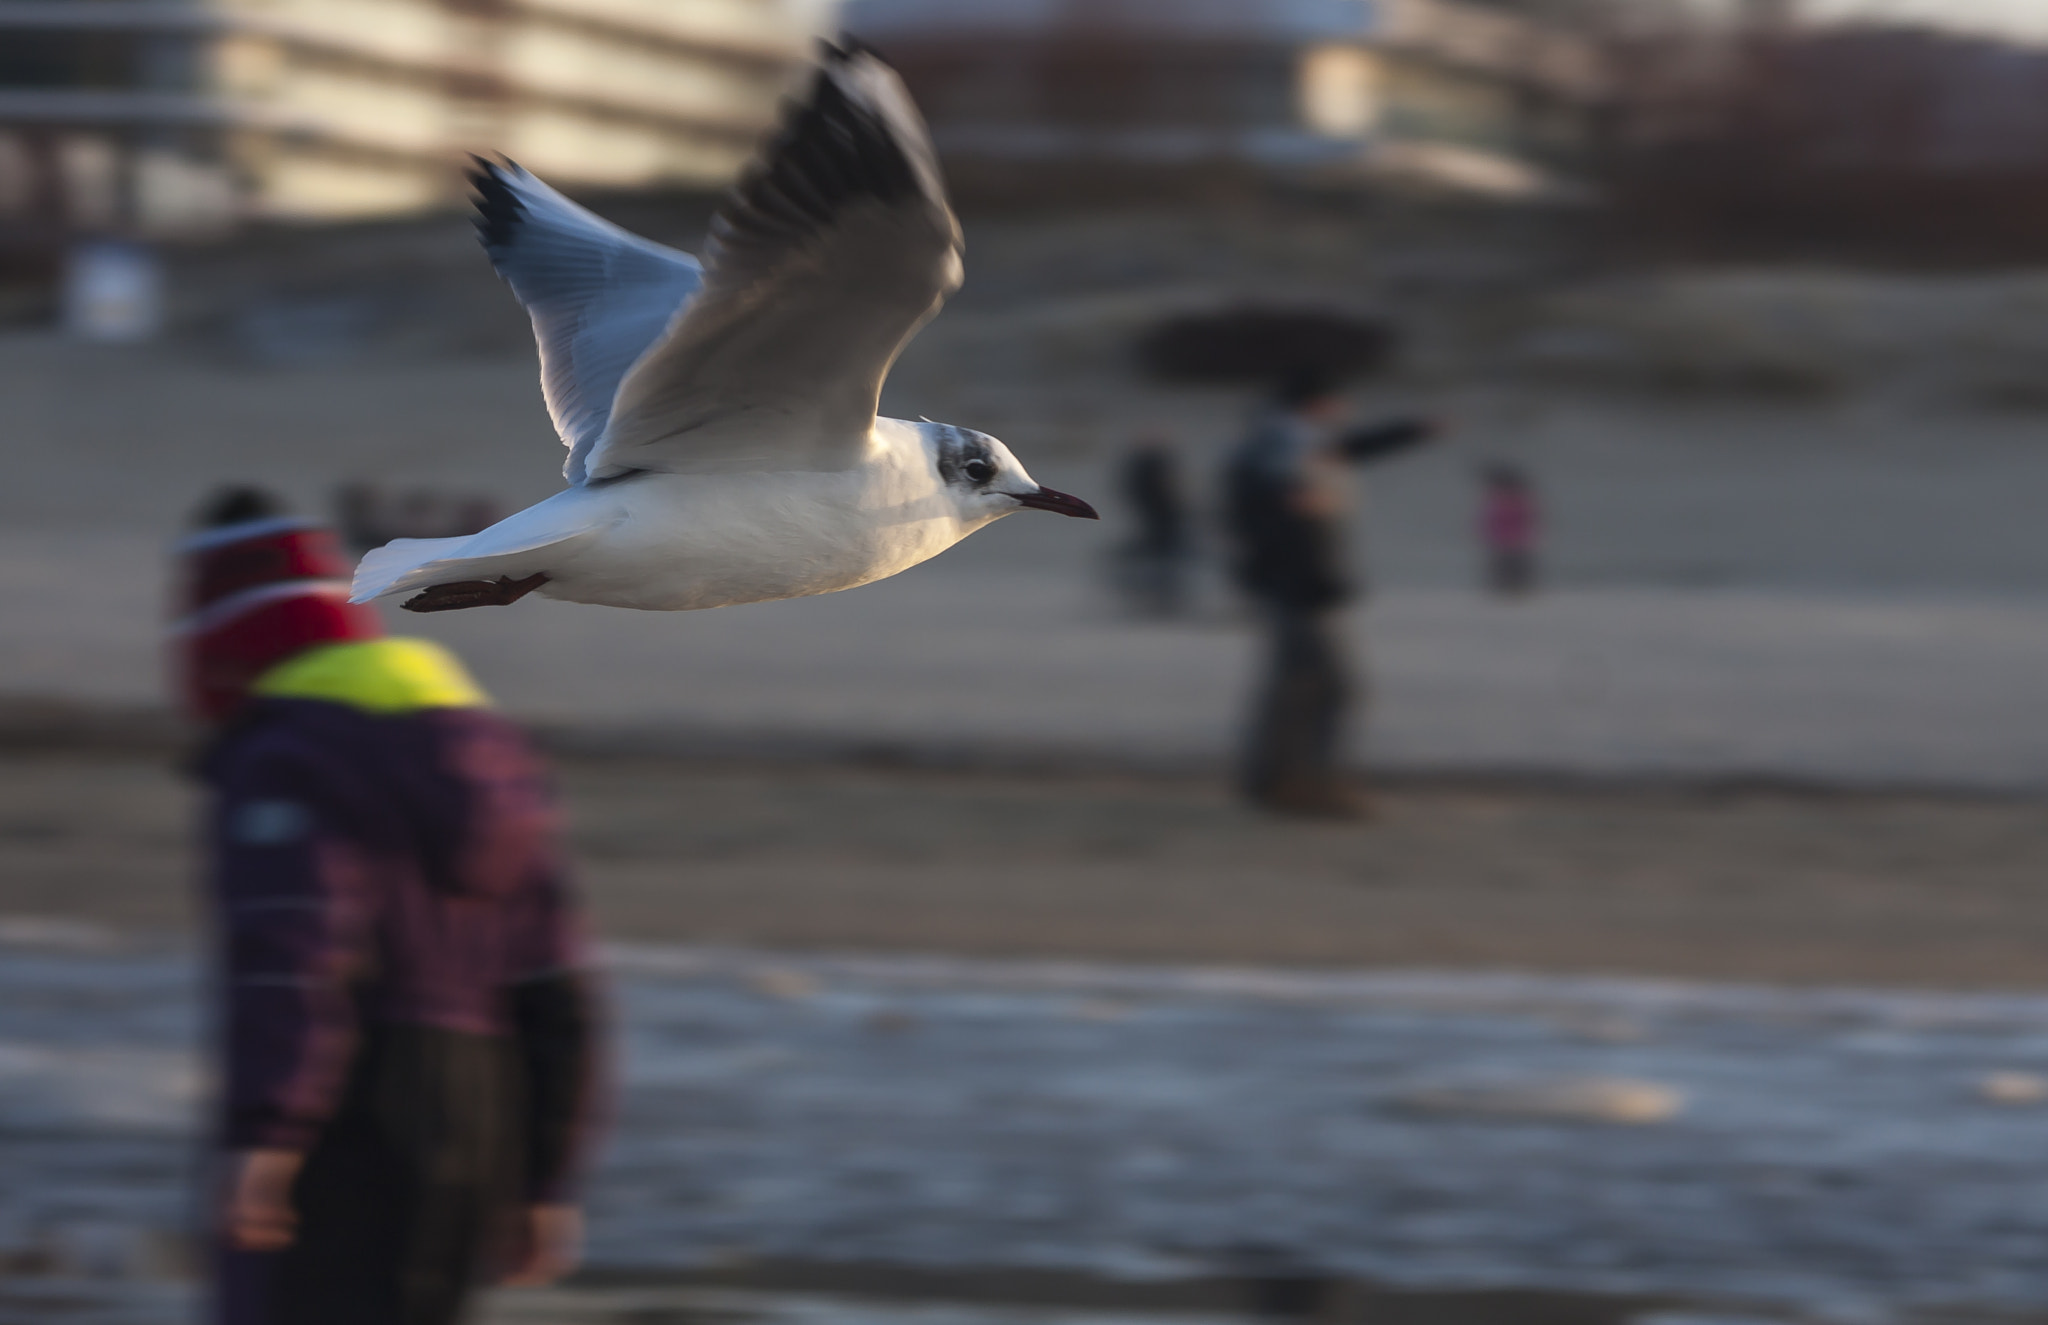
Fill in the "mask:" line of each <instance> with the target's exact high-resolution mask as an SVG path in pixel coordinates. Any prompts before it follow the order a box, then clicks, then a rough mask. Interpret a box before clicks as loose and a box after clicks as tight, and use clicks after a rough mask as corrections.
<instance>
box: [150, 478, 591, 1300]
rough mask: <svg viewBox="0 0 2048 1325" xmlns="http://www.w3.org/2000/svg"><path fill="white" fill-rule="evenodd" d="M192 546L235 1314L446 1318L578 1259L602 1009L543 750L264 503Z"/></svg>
mask: <svg viewBox="0 0 2048 1325" xmlns="http://www.w3.org/2000/svg"><path fill="white" fill-rule="evenodd" d="M198 523H199V528H198V530H197V531H196V532H195V533H193V534H191V535H190V536H189V537H188V538H186V539H185V540H184V542H183V543H182V544H181V545H180V552H181V556H182V563H183V564H182V566H181V570H182V573H183V579H184V601H183V608H184V610H185V612H186V615H185V616H184V618H183V619H182V620H181V621H180V622H179V623H178V625H177V627H176V628H175V633H174V640H175V647H176V652H177V662H178V665H179V669H180V672H181V679H182V682H183V690H184V696H185V701H186V705H187V707H188V709H189V710H190V712H191V713H192V714H193V715H194V716H195V717H197V718H198V719H200V720H201V721H202V722H204V723H205V724H206V725H207V726H208V728H209V730H210V732H211V736H212V740H211V744H210V746H209V748H208V749H207V751H206V753H205V755H204V758H203V760H202V762H201V772H202V775H203V777H204V779H205V781H206V783H207V784H208V786H209V787H210V789H211V792H212V798H213V804H212V807H211V811H210V813H209V815H208V823H209V825H210V827H209V830H208V833H209V842H208V850H209V855H210V857H211V868H210V874H211V880H210V888H209V892H208V895H207V898H206V900H207V903H208V904H209V905H210V906H211V907H212V908H213V910H214V917H213V921H214V925H215V928H216V931H217V933H218V934H219V935H220V943H219V946H218V951H219V953H220V961H221V963H222V969H221V971H220V972H219V978H218V981H217V988H218V989H219V990H220V998H221V1000H222V1005H221V1008H220V1025H221V1030H220V1034H219V1036H218V1041H217V1042H218V1044H219V1046H220V1049H219V1051H220V1054H221V1056H222V1060H223V1061H222V1063H221V1072H222V1079H223V1083H224V1084H223V1088H222V1092H221V1095H222V1101H221V1103H222V1112H221V1116H220V1120H219V1125H218V1130H217V1133H216V1138H215V1140H216V1143H217V1144H218V1145H219V1147H220V1148H221V1152H222V1165H221V1167H222V1175H221V1181H220V1189H219V1204H218V1213H217V1221H218V1222H217V1225H216V1228H217V1260H216V1267H217V1283H216V1290H217V1298H216V1311H217V1314H216V1316H215V1319H217V1320H219V1321H221V1322H223V1323H224V1325H267V1323H276V1325H324V1323H330V1322H331V1323H332V1325H386V1323H391V1325H442V1323H443V1322H449V1321H453V1320H455V1319H457V1318H458V1316H459V1315H460V1313H461V1311H462V1308H463V1304H464V1302H465V1300H466V1299H467V1297H468V1296H469V1294H470V1293H471V1291H472V1289H473V1288H474V1287H475V1286H477V1285H478V1284H480V1283H482V1282H486V1281H488V1280H489V1279H491V1278H494V1277H495V1278H504V1279H507V1280H509V1281H512V1282H522V1283H539V1282H544V1281H546V1280H549V1279H552V1278H553V1277H555V1276H556V1275H558V1274H559V1273H561V1272H562V1271H563V1270H565V1269H566V1268H568V1266H570V1265H571V1264H572V1263H573V1261H574V1259H575V1256H576V1244H577V1241H578V1238H579V1231H578V1230H579V1216H578V1213H577V1207H576V1205H575V1203H574V1202H575V1196H574V1186H575V1181H576V1177H577V1171H578V1169H579V1167H580V1162H581V1157H582V1153H583V1151H584V1148H585V1144H586V1142H587V1139H588V1134H589V1130H590V1109H591V1102H592V1098H593V1084H594V1080H595V1072H594V1064H595V1062H596V1058H597V1044H596V1039H595V1033H596V1031H595V1028H596V1025H597V1016H596V1010H595V1007H594V1003H593V993H592V988H591V983H590V976H589V974H588V972H587V971H586V969H585V965H584V963H585V957H584V953H583V939H582V935H581V922H580V919H579V917H578V908H577V903H576V901H575V899H574V898H573V897H572V895H571V894H570V892H569V888H568V883H567V881H566V879H565V877H564V873H563V862H562V858H561V852H560V849H559V847H558V846H557V844H556V841H555V809H554V804H553V799H552V794H551V792H550V790H549V788H548V785H547V782H546V777H545V774H544V771H543V769H542V767H541V765H540V762H539V760H538V759H537V758H536V757H535V755H534V754H533V752H532V751H531V750H530V749H529V748H528V747H527V744H526V742H525V739H524V738H523V737H522V736H521V734H520V733H519V732H518V731H517V730H516V729H515V728H514V727H513V726H512V725H511V724H510V723H508V722H506V721H505V720H504V719H503V718H500V717H498V716H497V715H496V714H495V713H493V712H491V710H490V708H489V706H488V701H487V699H486V698H485V696H484V695H483V693H482V692H481V691H480V690H479V689H478V688H477V686H476V683H475V682H474V681H472V680H471V679H470V677H469V675H468V673H467V672H466V671H465V670H464V669H463V667H462V665H461V663H460V662H458V661H457V660H456V658H455V656H454V655H453V654H451V653H449V652H447V651H446V650H444V649H443V648H441V647H440V646H439V645H435V644H431V643H428V642H426V641H424V640H411V639H387V638H384V637H383V631H382V629H381V627H380V625H379V622H378V619H377V617H376V615H375V614H374V613H373V612H372V611H370V610H369V609H367V608H362V607H354V606H351V605H349V604H348V602H347V601H346V594H347V579H346V576H347V573H348V567H347V563H346V562H344V561H343V560H342V558H341V555H340V549H339V548H338V546H337V545H336V541H335V538H334V536H333V534H332V533H331V532H330V531H329V530H326V529H323V528H320V527H318V526H317V525H315V524H314V523H312V522H310V521H306V520H302V519H298V518H295V517H293V516H292V515H290V514H289V513H287V512H286V511H285V509H284V508H283V507H282V506H281V505H280V504H279V503H278V502H276V501H275V500H273V499H271V498H270V497H268V496H267V495H266V494H264V493H262V492H259V491H256V490H253V489H236V490H232V491H229V492H226V493H224V494H222V495H220V496H218V497H216V498H215V499H213V500H212V501H210V502H209V503H207V505H206V506H205V507H204V508H203V510H202V513H201V515H200V518H199V521H198Z"/></svg>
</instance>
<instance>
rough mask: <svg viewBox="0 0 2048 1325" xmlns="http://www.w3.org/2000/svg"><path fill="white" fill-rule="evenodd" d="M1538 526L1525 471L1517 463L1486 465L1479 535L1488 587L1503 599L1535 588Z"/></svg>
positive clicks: (1538, 509)
mask: <svg viewBox="0 0 2048 1325" xmlns="http://www.w3.org/2000/svg"><path fill="white" fill-rule="evenodd" d="M1542 530H1543V512H1542V508H1541V507H1540V506H1539V505H1538V504H1537V501H1536V490H1535V485H1534V484H1532V483H1531V482H1530V481H1529V476H1528V474H1527V473H1525V472H1524V471H1523V470H1522V469H1521V468H1520V467H1519V466H1517V465H1510V464H1493V465H1488V466H1487V467H1486V469H1485V471H1484V472H1483V474H1482V476H1481V479H1480V501H1479V539H1480V542H1481V544H1482V545H1483V546H1484V547H1485V549H1486V584H1487V587H1488V588H1489V589H1491V590H1492V591H1493V592H1494V593H1496V594H1498V595H1500V596H1501V597H1503V598H1520V597H1522V596H1524V595H1526V594H1530V593H1534V592H1535V590H1536V575H1537V561H1536V547H1537V540H1538V539H1539V538H1540V537H1541V536H1542Z"/></svg>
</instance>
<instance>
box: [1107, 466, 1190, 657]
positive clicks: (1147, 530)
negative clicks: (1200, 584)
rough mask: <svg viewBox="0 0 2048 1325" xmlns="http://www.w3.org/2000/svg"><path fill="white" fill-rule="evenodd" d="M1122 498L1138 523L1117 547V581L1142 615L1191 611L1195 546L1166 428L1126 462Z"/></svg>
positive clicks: (1182, 480) (1182, 481)
mask: <svg viewBox="0 0 2048 1325" xmlns="http://www.w3.org/2000/svg"><path fill="white" fill-rule="evenodd" d="M1122 478H1123V483H1122V489H1123V498H1124V504H1125V505H1126V506H1127V507H1128V508H1129V509H1130V513H1131V519H1132V523H1133V524H1134V526H1135V528H1134V529H1133V531H1132V533H1131V538H1130V541H1129V542H1128V543H1126V544H1124V546H1123V547H1121V548H1119V549H1118V551H1117V557H1118V561H1119V567H1118V570H1119V575H1118V581H1119V584H1120V586H1121V588H1122V589H1123V593H1124V596H1125V598H1126V600H1127V601H1128V602H1129V603H1130V605H1131V607H1132V608H1133V609H1134V610H1135V611H1136V612H1137V613H1139V614H1140V615H1143V616H1153V617H1175V616H1179V615H1181V614H1182V613H1184V612H1185V611H1186V610H1187V606H1188V577H1189V572H1190V570H1191V569H1192V565H1191V562H1192V556H1191V554H1192V553H1193V550H1194V549H1193V547H1192V540H1191V539H1190V537H1189V534H1190V529H1189V524H1190V521H1189V518H1188V502H1187V491H1186V482H1185V477H1184V476H1183V474H1182V473H1181V463H1180V453H1179V451H1178V450H1177V449H1176V448H1175V447H1174V444H1173V439H1172V438H1171V437H1168V436H1167V435H1165V434H1164V433H1148V434H1146V435H1144V436H1141V437H1140V438H1138V440H1137V441H1136V442H1135V443H1133V444H1132V446H1131V449H1130V452H1129V453H1128V454H1127V455H1126V456H1125V457H1124V461H1123V475H1122Z"/></svg>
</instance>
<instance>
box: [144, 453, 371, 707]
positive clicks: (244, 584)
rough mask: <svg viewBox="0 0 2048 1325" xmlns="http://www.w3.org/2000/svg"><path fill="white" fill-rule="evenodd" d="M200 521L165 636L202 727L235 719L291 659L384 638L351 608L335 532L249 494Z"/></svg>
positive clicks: (224, 500) (223, 501) (185, 547)
mask: <svg viewBox="0 0 2048 1325" xmlns="http://www.w3.org/2000/svg"><path fill="white" fill-rule="evenodd" d="M198 524H199V526H200V527H199V529H198V530H197V531H196V532H195V533H193V534H191V535H189V536H187V537H186V538H184V539H183V540H181V541H180V542H179V543H178V545H177V547H176V552H177V555H178V557H179V560H180V563H181V566H180V571H181V579H182V581H183V583H182V584H181V585H180V587H179V590H178V601H179V607H180V610H181V612H182V615H181V616H180V617H179V618H178V619H177V620H176V621H175V622H173V623H172V626H171V639H172V641H173V647H174V652H175V654H176V662H177V667H178V671H179V678H178V680H179V689H180V690H181V691H182V692H183V694H184V697H185V702H186V704H187V705H188V706H189V707H190V708H191V709H192V711H193V712H194V713H196V714H198V715H199V716H200V717H201V718H204V719H205V720H206V721H208V722H219V721H221V720H222V719H224V718H227V717H230V716H232V715H233V713H234V712H235V710H236V709H238V708H240V707H241V705H242V703H243V701H245V700H246V699H247V698H248V694H249V687H250V686H251V685H252V684H254V683H255V681H256V678H257V677H259V676H261V675H263V673H265V672H267V671H269V670H270V669H271V668H272V667H274V666H276V665H277V664H278V663H281V662H283V661H284V660H285V659H287V658H289V657H291V656H292V655H293V654H295V653H299V652H301V651H302V650H305V649H309V648H311V647H313V646H314V645H316V644H335V643H340V642H343V641H346V640H365V639H376V638H377V637H378V636H380V635H382V634H383V633H384V627H383V625H382V623H381V622H380V621H379V620H378V619H377V614H376V613H375V612H374V611H372V610H371V609H370V608H368V607H359V606H354V605H351V604H350V603H349V601H348V581H349V563H348V559H347V558H346V557H344V556H343V555H342V551H341V545H340V543H339V542H338V541H337V540H336V538H335V536H334V533H333V531H332V530H330V529H327V528H324V527H323V526H321V525H319V524H318V523H316V522H315V521H312V520H306V519H301V518H299V517H297V516H294V515H291V514H289V513H288V512H287V511H286V509H285V507H284V505H283V504H282V503H280V502H278V501H277V500H276V499H275V498H272V497H270V496H269V495H267V494H265V493H263V492H260V491H257V490H256V489H253V488H236V489H231V490H229V491H228V492H225V493H222V494H221V495H220V496H218V497H215V498H214V499H213V500H211V501H209V502H208V503H207V504H206V506H205V507H204V508H203V509H202V511H201V513H200V518H199V521H198Z"/></svg>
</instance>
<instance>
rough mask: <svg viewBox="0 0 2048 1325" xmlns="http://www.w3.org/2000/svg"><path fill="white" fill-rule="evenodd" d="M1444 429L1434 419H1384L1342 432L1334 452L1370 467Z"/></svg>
mask: <svg viewBox="0 0 2048 1325" xmlns="http://www.w3.org/2000/svg"><path fill="white" fill-rule="evenodd" d="M1443 430H1444V429H1443V424H1442V423H1441V422H1439V421H1438V420H1436V419H1425V418H1420V417H1415V418H1402V419H1387V420H1385V421H1383V422H1380V423H1374V424H1368V425H1367V426H1365V427H1363V428H1354V429H1353V430H1351V431H1350V432H1347V433H1345V434H1344V435H1343V436H1342V437H1340V438H1338V439H1337V451H1338V453H1339V454H1340V455H1342V456H1343V457H1344V458H1345V459H1346V460H1349V461H1351V462H1353V463H1354V464H1369V463H1371V462H1372V461H1375V460H1384V459H1386V458H1387V457H1388V456H1392V455H1399V454H1400V453H1401V452H1403V451H1408V450H1412V449H1414V448H1415V447H1418V446H1420V445H1422V444H1423V443H1424V442H1427V441H1430V440H1431V439H1433V438H1435V437H1437V436H1438V435H1439V434H1441V433H1442V432H1443Z"/></svg>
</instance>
